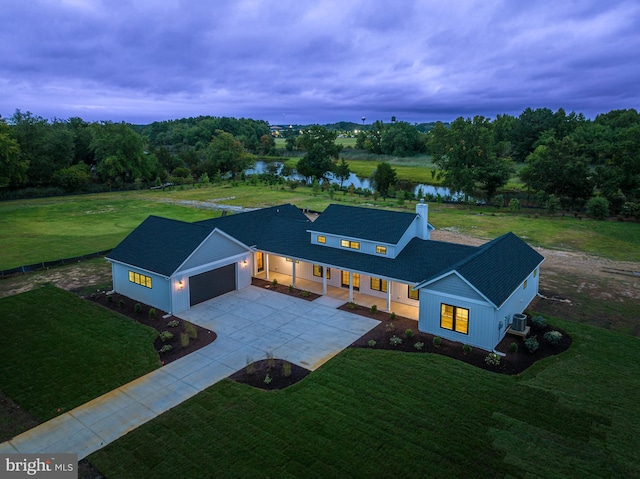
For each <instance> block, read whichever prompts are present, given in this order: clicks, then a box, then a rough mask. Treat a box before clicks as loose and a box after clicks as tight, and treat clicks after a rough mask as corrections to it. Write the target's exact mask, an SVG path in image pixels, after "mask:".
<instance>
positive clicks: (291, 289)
mask: <svg viewBox="0 0 640 479" xmlns="http://www.w3.org/2000/svg"><path fill="white" fill-rule="evenodd" d="M289 292H290V293H293V285H292V284H290V285H289Z"/></svg>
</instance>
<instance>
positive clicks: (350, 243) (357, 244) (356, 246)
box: [340, 239, 360, 249]
mask: <svg viewBox="0 0 640 479" xmlns="http://www.w3.org/2000/svg"><path fill="white" fill-rule="evenodd" d="M340 246H342V247H343V248H351V249H360V242H359V241H350V240H346V239H343V240H340Z"/></svg>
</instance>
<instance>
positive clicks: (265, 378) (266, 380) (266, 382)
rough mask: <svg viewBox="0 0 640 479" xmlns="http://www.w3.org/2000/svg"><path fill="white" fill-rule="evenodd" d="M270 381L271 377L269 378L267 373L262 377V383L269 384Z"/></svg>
mask: <svg viewBox="0 0 640 479" xmlns="http://www.w3.org/2000/svg"><path fill="white" fill-rule="evenodd" d="M271 381H273V379H271V376H269V373H267V375H266V376H265V377H264V383H265V384H271Z"/></svg>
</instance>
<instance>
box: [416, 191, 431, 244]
mask: <svg viewBox="0 0 640 479" xmlns="http://www.w3.org/2000/svg"><path fill="white" fill-rule="evenodd" d="M416 215H418V222H417V228H416V236H417V237H418V238H420V239H424V240H428V239H430V238H431V232H430V231H429V205H428V204H427V203H425V202H424V198H421V199H420V203H418V204H417V205H416Z"/></svg>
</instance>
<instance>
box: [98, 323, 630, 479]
mask: <svg viewBox="0 0 640 479" xmlns="http://www.w3.org/2000/svg"><path fill="white" fill-rule="evenodd" d="M552 322H553V323H554V324H556V325H557V326H559V327H561V328H563V329H565V330H566V331H567V332H568V333H570V334H571V336H572V337H573V339H574V344H573V345H572V347H571V348H570V349H569V351H567V352H566V353H564V354H562V355H561V356H560V357H554V358H550V359H548V360H545V361H543V362H541V363H538V364H537V365H535V366H534V367H533V368H531V369H530V370H528V371H526V372H525V373H523V374H522V375H520V376H516V377H508V376H503V375H498V374H494V373H490V372H487V371H483V370H480V369H477V368H474V367H472V366H469V365H466V364H464V363H460V362H456V361H455V360H451V359H448V358H445V357H441V356H437V355H419V354H405V353H394V352H391V351H372V350H346V351H344V352H343V353H342V354H341V355H339V356H338V357H336V358H334V359H332V360H331V361H330V362H328V363H327V364H325V365H324V366H323V367H322V368H320V369H319V370H317V371H315V372H314V373H312V374H311V375H310V376H308V377H307V378H306V379H305V380H303V381H302V382H301V383H298V384H296V385H295V386H293V387H290V388H288V389H285V390H283V391H275V392H264V391H259V390H254V389H252V388H250V387H248V386H242V385H238V384H236V383H233V382H231V381H229V380H225V381H223V382H221V383H218V384H216V385H215V386H213V387H211V388H209V389H208V390H206V391H205V392H203V393H201V394H199V395H198V396H196V397H194V398H192V399H191V400H189V401H187V402H185V403H183V404H182V405H180V406H178V407H176V408H174V409H172V410H171V411H169V412H167V413H165V414H163V415H162V416H160V417H158V418H157V419H155V420H153V421H152V422H150V423H147V424H145V425H143V426H142V427H140V428H138V429H136V430H135V431H133V432H131V433H129V434H128V435H127V436H125V437H124V438H122V439H120V440H118V441H116V442H115V443H113V444H111V445H109V446H107V447H106V448H104V449H103V450H101V451H98V452H96V453H94V454H93V455H91V456H90V457H89V460H90V462H91V463H92V464H94V465H95V466H96V467H97V468H98V469H99V470H100V471H101V472H102V473H103V474H105V475H106V476H107V477H118V478H127V477H131V478H141V477H154V476H157V475H158V474H160V473H162V475H167V476H179V477H279V478H288V477H305V478H313V477H318V478H326V477H381V478H388V477H443V478H451V477H474V478H485V477H486V478H493V477H545V478H546V477H580V478H590V477H593V478H596V477H597V478H602V477H638V476H639V475H640V453H639V452H638V451H640V434H638V432H639V431H640V406H639V405H638V402H637V391H638V390H640V367H639V366H638V364H639V363H640V341H639V340H638V339H637V338H632V337H628V336H624V335H621V334H616V333H611V332H608V331H604V330H600V329H596V328H592V327H588V326H583V325H578V324H574V323H568V322H563V321H560V320H553V321H552Z"/></svg>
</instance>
